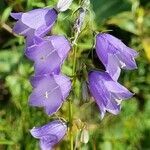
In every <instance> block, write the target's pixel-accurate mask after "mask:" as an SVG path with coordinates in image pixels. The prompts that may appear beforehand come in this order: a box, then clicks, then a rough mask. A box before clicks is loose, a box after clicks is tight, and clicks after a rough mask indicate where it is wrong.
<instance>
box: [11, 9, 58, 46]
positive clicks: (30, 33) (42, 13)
mask: <svg viewBox="0 0 150 150" xmlns="http://www.w3.org/2000/svg"><path fill="white" fill-rule="evenodd" d="M57 15H58V12H57V11H56V10H55V9H54V8H40V9H34V10H31V11H29V12H25V13H22V12H20V13H11V16H12V17H13V18H14V19H16V20H18V21H17V22H16V24H15V26H14V28H13V31H14V32H15V33H16V34H19V35H23V36H25V37H27V42H28V46H30V45H32V44H33V41H32V39H33V37H34V36H37V37H43V36H45V35H46V34H47V33H48V32H49V30H50V29H51V28H52V26H53V25H54V23H55V21H56V19H57ZM29 43H30V44H29Z"/></svg>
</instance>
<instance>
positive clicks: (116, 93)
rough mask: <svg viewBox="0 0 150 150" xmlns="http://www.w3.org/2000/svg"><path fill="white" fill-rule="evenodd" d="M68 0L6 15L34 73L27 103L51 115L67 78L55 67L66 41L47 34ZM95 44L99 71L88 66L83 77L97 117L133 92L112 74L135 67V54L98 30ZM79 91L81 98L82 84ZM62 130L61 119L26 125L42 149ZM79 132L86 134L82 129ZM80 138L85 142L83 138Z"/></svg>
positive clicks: (79, 21)
mask: <svg viewBox="0 0 150 150" xmlns="http://www.w3.org/2000/svg"><path fill="white" fill-rule="evenodd" d="M71 3H72V0H59V1H58V4H57V6H56V7H55V8H43V9H35V10H32V11H29V12H26V13H11V16H12V17H13V18H14V19H16V20H17V23H16V24H15V26H14V28H13V31H14V32H15V33H17V34H19V35H22V36H24V37H25V38H26V46H25V52H24V53H25V55H26V57H27V58H28V59H30V60H31V61H33V63H34V70H35V71H34V76H32V77H31V79H30V82H31V85H32V87H33V91H32V93H31V95H30V97H29V104H30V105H31V106H34V107H42V108H44V110H45V112H46V114H47V115H53V114H54V113H56V112H57V111H58V110H59V109H60V107H61V106H62V105H63V103H64V101H65V100H66V98H67V96H68V95H69V92H70V90H71V81H70V79H69V77H67V76H65V75H64V74H62V72H61V66H62V64H63V62H64V61H65V59H66V57H67V55H68V53H69V51H70V49H71V44H70V43H69V41H68V40H67V39H66V38H65V37H64V36H62V35H50V36H48V35H47V34H48V32H49V31H50V30H51V28H52V27H53V25H54V24H55V22H56V20H57V16H58V15H59V13H60V12H61V11H65V10H67V9H68V8H69V6H70V4H71ZM89 3H90V1H89V0H85V2H84V5H85V6H84V7H83V8H80V9H79V17H78V18H77V19H76V22H75V25H74V29H75V32H77V33H76V34H75V37H74V41H73V42H72V45H76V41H77V38H78V36H79V33H80V32H81V28H82V25H83V23H84V19H85V15H86V12H87V8H86V7H87V6H88V5H89ZM95 45H96V53H97V55H98V58H99V59H100V60H101V62H102V63H103V65H104V67H105V71H94V70H92V71H90V72H89V73H88V82H89V89H90V92H91V94H92V96H93V97H94V100H95V102H96V103H97V105H98V107H99V109H100V112H101V118H103V117H104V115H105V113H106V112H107V111H108V112H110V113H112V114H114V115H116V114H118V113H119V112H120V109H121V102H122V100H126V99H129V98H131V97H132V96H133V93H131V92H130V91H129V90H128V89H126V88H125V87H124V86H122V85H121V84H120V83H119V82H118V78H119V76H120V73H121V69H128V70H132V69H136V68H137V66H136V62H135V58H136V57H137V55H138V53H137V52H136V51H135V50H133V49H131V48H129V47H127V46H126V45H125V44H124V43H123V42H122V41H121V40H119V39H117V38H116V37H114V36H112V35H110V34H107V33H100V34H98V35H97V36H96V44H95ZM75 61H76V60H74V62H75ZM73 70H74V69H73ZM75 70H76V69H75ZM73 81H74V80H73ZM85 88H87V87H85ZM83 90H84V93H83V95H84V97H85V99H86V91H87V89H83ZM70 120H72V118H71V119H70ZM70 122H71V121H70ZM70 124H72V123H70ZM70 131H71V128H70ZM66 132H67V125H66V123H65V122H64V121H61V120H55V121H52V122H50V123H48V124H46V125H44V126H42V127H38V128H35V127H34V128H33V129H31V130H30V133H31V135H32V136H33V137H35V138H37V139H39V140H40V147H41V149H42V150H48V149H52V148H53V147H54V145H55V144H57V143H58V142H59V141H60V140H61V139H62V138H63V137H64V135H65V134H66ZM85 134H87V133H86V132H85ZM71 136H72V135H71ZM71 139H72V137H71ZM82 139H83V138H82ZM87 139H88V138H87ZM83 141H84V140H83ZM86 141H88V140H86ZM86 141H85V143H87V142H86ZM72 143H73V142H71V144H72Z"/></svg>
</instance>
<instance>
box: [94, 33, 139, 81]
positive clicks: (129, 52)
mask: <svg viewBox="0 0 150 150" xmlns="http://www.w3.org/2000/svg"><path fill="white" fill-rule="evenodd" d="M96 53H97V55H98V57H99V59H100V60H101V61H102V63H103V64H104V66H105V67H106V71H107V72H108V73H109V74H110V75H111V77H112V78H113V79H114V80H117V79H118V77H119V69H118V68H120V69H121V68H122V69H129V70H132V69H136V68H137V66H136V62H135V58H136V57H137V55H138V53H137V52H136V51H135V50H133V49H131V48H129V47H127V46H126V45H125V44H124V43H123V42H122V41H121V40H119V39H117V38H116V37H114V36H112V35H110V34H107V33H100V34H98V35H97V37H96ZM116 72H117V73H116Z"/></svg>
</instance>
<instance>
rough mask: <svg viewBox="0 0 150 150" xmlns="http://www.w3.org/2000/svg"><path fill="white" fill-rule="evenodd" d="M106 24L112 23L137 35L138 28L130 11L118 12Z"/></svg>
mask: <svg viewBox="0 0 150 150" xmlns="http://www.w3.org/2000/svg"><path fill="white" fill-rule="evenodd" d="M107 24H114V25H117V26H118V27H120V28H121V29H123V30H126V31H128V32H131V33H134V34H137V35H138V30H137V27H136V24H135V21H134V19H133V17H132V14H131V12H129V11H128V12H123V13H120V14H118V15H116V16H114V17H112V18H111V19H109V20H108V21H107Z"/></svg>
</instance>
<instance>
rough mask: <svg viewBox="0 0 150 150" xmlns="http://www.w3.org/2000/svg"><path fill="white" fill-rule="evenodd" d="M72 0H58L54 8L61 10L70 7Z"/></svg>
mask: <svg viewBox="0 0 150 150" xmlns="http://www.w3.org/2000/svg"><path fill="white" fill-rule="evenodd" d="M72 1H73V0H59V1H58V3H57V7H56V9H57V10H58V11H61V12H62V11H66V10H67V9H68V8H69V7H70V5H71V3H72Z"/></svg>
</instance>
